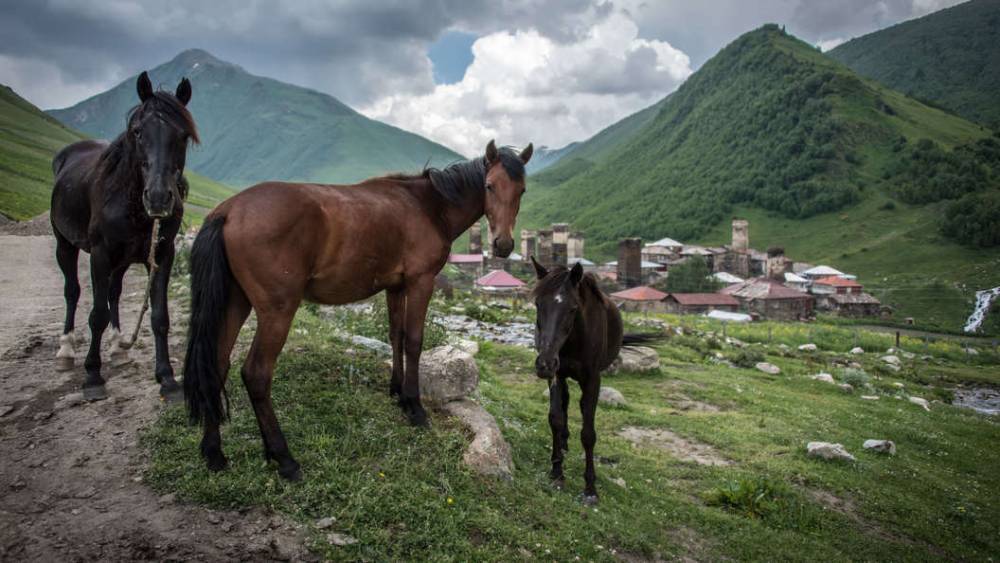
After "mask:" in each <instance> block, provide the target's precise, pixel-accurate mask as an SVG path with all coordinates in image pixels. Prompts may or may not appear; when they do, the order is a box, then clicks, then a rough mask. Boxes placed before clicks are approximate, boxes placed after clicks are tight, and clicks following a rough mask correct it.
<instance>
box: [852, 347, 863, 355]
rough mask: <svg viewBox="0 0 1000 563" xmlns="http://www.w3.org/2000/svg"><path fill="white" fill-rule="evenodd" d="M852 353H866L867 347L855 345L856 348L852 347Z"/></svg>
mask: <svg viewBox="0 0 1000 563" xmlns="http://www.w3.org/2000/svg"><path fill="white" fill-rule="evenodd" d="M851 353H852V354H854V355H857V354H864V353H865V349H864V348H862V347H860V346H855V347H854V348H851Z"/></svg>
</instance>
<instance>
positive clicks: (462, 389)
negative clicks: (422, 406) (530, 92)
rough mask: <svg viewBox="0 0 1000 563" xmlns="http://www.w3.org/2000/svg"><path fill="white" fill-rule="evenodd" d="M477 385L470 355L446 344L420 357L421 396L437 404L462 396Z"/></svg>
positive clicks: (470, 393) (476, 370)
mask: <svg viewBox="0 0 1000 563" xmlns="http://www.w3.org/2000/svg"><path fill="white" fill-rule="evenodd" d="M478 387H479V366H477V365H476V360H475V359H473V357H472V354H469V353H468V352H465V351H463V350H460V349H458V348H456V347H455V346H452V345H450V344H446V345H444V346H438V347H437V348H432V349H430V350H427V351H426V352H424V353H423V354H422V355H421V356H420V398H421V399H423V400H426V401H427V402H428V403H430V404H432V405H436V406H440V405H443V404H445V403H448V402H449V401H456V400H459V399H464V398H466V397H468V396H470V395H472V394H473V393H475V392H476V389H477V388H478Z"/></svg>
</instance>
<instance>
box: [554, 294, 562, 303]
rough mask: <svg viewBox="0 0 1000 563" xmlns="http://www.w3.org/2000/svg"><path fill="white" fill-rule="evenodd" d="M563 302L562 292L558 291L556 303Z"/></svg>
mask: <svg viewBox="0 0 1000 563" xmlns="http://www.w3.org/2000/svg"><path fill="white" fill-rule="evenodd" d="M562 302H563V296H562V293H557V294H556V303H562Z"/></svg>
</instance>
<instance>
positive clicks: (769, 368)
mask: <svg viewBox="0 0 1000 563" xmlns="http://www.w3.org/2000/svg"><path fill="white" fill-rule="evenodd" d="M755 367H756V368H757V369H758V370H759V371H762V372H764V373H768V374H771V375H778V374H779V373H781V368H779V367H778V366H776V365H774V364H772V363H768V362H757V365H756V366H755Z"/></svg>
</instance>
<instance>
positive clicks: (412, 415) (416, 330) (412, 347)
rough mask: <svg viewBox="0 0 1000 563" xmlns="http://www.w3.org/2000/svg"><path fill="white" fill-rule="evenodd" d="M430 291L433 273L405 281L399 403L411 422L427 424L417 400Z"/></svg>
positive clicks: (418, 399) (423, 411)
mask: <svg viewBox="0 0 1000 563" xmlns="http://www.w3.org/2000/svg"><path fill="white" fill-rule="evenodd" d="M432 293H434V276H433V275H426V276H422V277H419V278H416V279H414V280H411V281H408V282H407V284H406V312H405V315H404V317H405V322H404V330H405V335H404V341H405V342H404V345H403V347H404V352H405V354H406V365H405V366H404V371H403V386H402V393H401V394H400V396H399V406H401V407H402V408H403V412H404V413H406V416H407V418H409V419H410V424H412V425H414V426H427V411H425V410H424V407H423V405H422V404H420V352H421V350H422V349H423V346H424V321H425V320H426V318H427V306H428V304H429V303H430V300H431V294H432Z"/></svg>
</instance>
